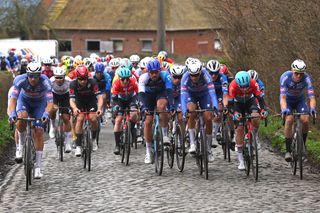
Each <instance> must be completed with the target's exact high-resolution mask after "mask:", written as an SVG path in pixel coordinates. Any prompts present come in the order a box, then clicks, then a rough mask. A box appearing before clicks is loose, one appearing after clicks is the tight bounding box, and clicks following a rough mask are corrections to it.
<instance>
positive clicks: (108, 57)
mask: <svg viewBox="0 0 320 213" xmlns="http://www.w3.org/2000/svg"><path fill="white" fill-rule="evenodd" d="M113 58H114V56H113V55H111V54H110V55H106V61H107V62H109V61H110V60H111V59H113Z"/></svg>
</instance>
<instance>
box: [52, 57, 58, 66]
mask: <svg viewBox="0 0 320 213" xmlns="http://www.w3.org/2000/svg"><path fill="white" fill-rule="evenodd" d="M51 60H52V65H53V66H58V64H59V60H58V59H57V58H53V59H51Z"/></svg>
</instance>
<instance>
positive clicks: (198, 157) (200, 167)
mask: <svg viewBox="0 0 320 213" xmlns="http://www.w3.org/2000/svg"><path fill="white" fill-rule="evenodd" d="M199 134H200V131H199V129H198V131H197V132H196V140H195V141H196V145H197V150H196V156H195V157H196V164H197V166H198V170H199V174H200V175H202V173H203V162H202V154H201V145H200V144H201V141H200V140H201V139H200V136H199Z"/></svg>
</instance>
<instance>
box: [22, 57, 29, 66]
mask: <svg viewBox="0 0 320 213" xmlns="http://www.w3.org/2000/svg"><path fill="white" fill-rule="evenodd" d="M28 63H29V61H28V60H27V59H25V58H23V59H21V65H28Z"/></svg>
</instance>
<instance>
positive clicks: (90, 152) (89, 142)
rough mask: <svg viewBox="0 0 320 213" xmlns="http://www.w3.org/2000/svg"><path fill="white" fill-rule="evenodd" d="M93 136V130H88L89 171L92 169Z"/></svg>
mask: <svg viewBox="0 0 320 213" xmlns="http://www.w3.org/2000/svg"><path fill="white" fill-rule="evenodd" d="M92 143H93V141H92V136H91V131H90V130H88V131H87V160H88V171H89V172H90V171H91V154H92V146H93V145H92Z"/></svg>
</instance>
